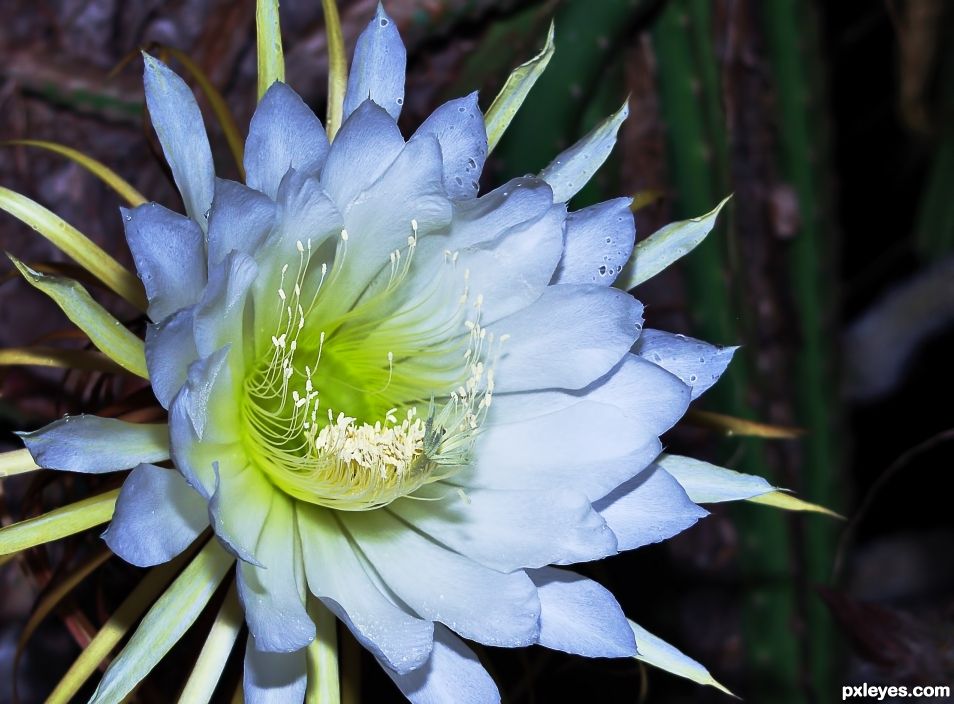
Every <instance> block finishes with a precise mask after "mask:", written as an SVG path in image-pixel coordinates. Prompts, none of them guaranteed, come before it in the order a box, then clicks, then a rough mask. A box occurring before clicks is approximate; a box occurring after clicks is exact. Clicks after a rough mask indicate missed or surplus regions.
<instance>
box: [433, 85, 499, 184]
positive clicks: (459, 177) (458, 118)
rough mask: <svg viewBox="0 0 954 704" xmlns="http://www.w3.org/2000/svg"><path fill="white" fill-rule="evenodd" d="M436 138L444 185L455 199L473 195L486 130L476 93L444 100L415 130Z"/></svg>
mask: <svg viewBox="0 0 954 704" xmlns="http://www.w3.org/2000/svg"><path fill="white" fill-rule="evenodd" d="M425 134H430V135H433V136H434V137H436V138H437V141H438V142H439V143H440V145H441V155H442V156H443V158H444V188H445V189H446V190H447V195H448V196H450V197H451V198H453V199H455V200H464V199H470V198H476V197H477V191H478V190H480V184H479V183H478V181H479V180H480V172H481V171H482V170H483V168H484V161H485V160H486V159H487V130H485V129H484V116H483V115H482V114H481V112H480V108H479V107H478V106H477V93H476V92H474V93H471V94H470V95H469V96H467V97H466V98H458V99H456V100H451V101H450V102H447V103H444V104H443V105H441V106H440V107H439V108H437V110H435V111H434V112H433V113H431V115H430V117H428V118H427V119H426V120H424V123H423V124H422V125H421V126H420V128H419V129H418V130H417V132H416V133H415V136H417V135H425Z"/></svg>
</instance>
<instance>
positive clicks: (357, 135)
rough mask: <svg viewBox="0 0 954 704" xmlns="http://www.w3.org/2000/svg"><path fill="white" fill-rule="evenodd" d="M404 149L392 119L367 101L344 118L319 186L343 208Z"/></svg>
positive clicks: (372, 181) (385, 169)
mask: <svg viewBox="0 0 954 704" xmlns="http://www.w3.org/2000/svg"><path fill="white" fill-rule="evenodd" d="M402 149H404V138H403V137H402V136H401V130H399V129H398V126H397V124H396V123H395V122H394V118H392V117H391V116H390V115H388V114H387V113H386V112H385V111H384V109H383V108H381V107H380V106H379V105H375V104H374V103H372V102H371V101H370V100H366V101H364V102H363V103H362V104H361V106H360V107H358V109H357V110H355V111H354V112H353V113H352V114H351V116H350V117H349V118H348V119H347V120H345V121H344V124H343V125H342V126H341V130H339V132H338V134H337V135H335V141H334V142H332V143H331V150H330V151H329V152H328V159H327V161H325V167H324V168H323V169H322V170H321V185H322V187H323V188H324V189H325V191H326V192H327V193H328V195H329V196H330V197H331V200H333V201H334V202H335V204H336V205H337V206H338V208H339V209H341V210H344V209H345V208H346V207H347V206H348V204H349V203H350V202H351V201H352V200H354V199H355V198H357V197H358V195H359V194H360V193H361V192H362V191H364V190H365V189H366V188H367V187H368V186H370V185H371V184H372V183H374V182H375V181H377V180H378V178H379V177H380V176H381V174H383V173H384V172H385V171H387V169H388V167H389V166H390V165H391V164H392V163H393V162H394V160H395V159H396V158H397V156H398V154H400V153H401V150H402Z"/></svg>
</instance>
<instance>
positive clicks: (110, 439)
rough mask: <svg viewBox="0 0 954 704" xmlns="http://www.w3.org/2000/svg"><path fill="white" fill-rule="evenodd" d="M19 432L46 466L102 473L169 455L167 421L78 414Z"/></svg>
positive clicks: (37, 461) (35, 455)
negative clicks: (137, 421)
mask: <svg viewBox="0 0 954 704" xmlns="http://www.w3.org/2000/svg"><path fill="white" fill-rule="evenodd" d="M18 435H19V436H20V438H21V439H22V440H23V444H24V445H26V447H27V449H28V450H29V451H30V454H31V455H33V459H34V461H35V462H36V463H37V464H38V465H40V466H41V467H45V468H47V469H60V470H64V471H67V472H85V473H88V474H102V473H103V472H116V471H119V470H121V469H129V468H130V467H135V466H136V465H138V464H142V463H144V462H159V461H161V460H166V459H169V430H168V428H167V426H166V424H165V423H127V422H125V421H122V420H117V419H115V418H100V417H98V416H91V415H79V416H67V417H66V418H60V419H59V420H55V421H53V422H52V423H50V424H49V425H46V426H44V427H42V428H40V429H39V430H34V431H33V432H30V433H18Z"/></svg>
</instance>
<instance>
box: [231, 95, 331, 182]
mask: <svg viewBox="0 0 954 704" xmlns="http://www.w3.org/2000/svg"><path fill="white" fill-rule="evenodd" d="M327 154H328V136H327V135H326V134H325V130H324V128H323V127H322V126H321V120H319V119H318V118H317V117H315V113H313V112H312V111H311V108H309V107H308V106H307V105H305V103H304V102H303V101H302V99H301V98H300V97H298V94H297V93H296V92H295V91H293V90H292V89H291V88H289V87H288V86H287V85H285V84H284V83H280V82H276V83H273V84H272V86H271V87H270V88H269V89H268V90H267V91H266V92H265V95H264V96H262V99H261V101H260V102H259V104H258V107H257V108H256V109H255V114H254V115H252V121H251V123H250V124H249V128H248V139H247V140H246V142H245V159H244V163H245V174H246V178H245V181H246V183H248V185H249V186H250V187H251V188H254V189H256V190H258V191H261V192H262V193H264V194H265V195H267V196H268V197H269V198H272V199H274V198H275V196H276V194H277V193H278V186H279V184H280V183H281V181H282V177H283V176H284V175H285V173H286V172H287V171H288V169H291V168H294V169H295V170H296V171H300V172H302V173H303V174H306V175H312V174H317V173H318V172H319V170H320V169H321V167H322V165H323V164H324V162H325V157H326V156H327Z"/></svg>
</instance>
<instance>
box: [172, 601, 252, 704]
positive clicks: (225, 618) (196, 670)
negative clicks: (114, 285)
mask: <svg viewBox="0 0 954 704" xmlns="http://www.w3.org/2000/svg"><path fill="white" fill-rule="evenodd" d="M244 623H245V616H244V614H243V613H242V605H241V604H240V603H239V600H238V592H237V591H236V586H235V582H233V583H232V586H231V587H229V591H228V593H227V594H226V595H225V601H223V602H222V606H221V607H219V612H218V614H216V616H215V621H214V622H213V623H212V628H210V629H209V636H208V637H207V638H206V639H205V645H203V646H202V652H200V653H199V659H198V660H196V662H195V666H194V667H193V668H192V674H190V675H189V680H188V681H187V682H186V684H185V687H183V689H182V694H180V695H179V704H208V702H210V701H211V700H212V694H213V693H214V692H215V688H216V687H217V686H218V684H219V678H220V677H221V676H222V672H223V671H224V670H225V663H226V662H227V661H228V659H229V655H230V654H231V652H232V649H233V648H234V647H235V640H236V638H238V634H239V631H241V630H242V625H243V624H244Z"/></svg>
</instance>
